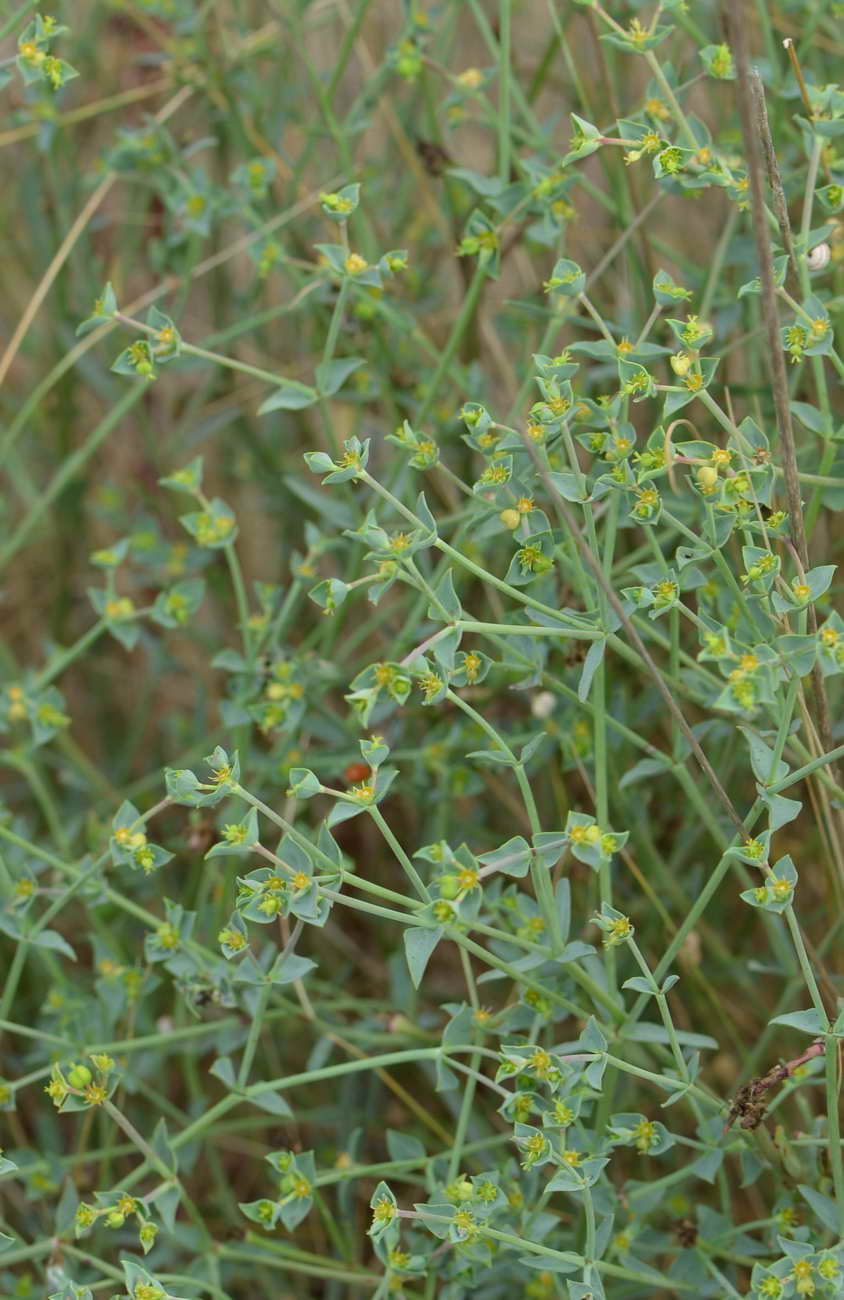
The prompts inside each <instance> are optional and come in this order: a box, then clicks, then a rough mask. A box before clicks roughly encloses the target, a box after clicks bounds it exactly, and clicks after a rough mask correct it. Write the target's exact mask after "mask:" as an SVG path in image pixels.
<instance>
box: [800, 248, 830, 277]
mask: <svg viewBox="0 0 844 1300" xmlns="http://www.w3.org/2000/svg"><path fill="white" fill-rule="evenodd" d="M831 256H832V252H831V250H830V247H829V244H816V245H815V247H814V248H813V249H812V251H811V253H810V254H809V256H808V257H807V258H806V265H807V266H808V268H809V270H810V271H822V270H823V269H824V267H825V266H828V265H829V259H830V257H831Z"/></svg>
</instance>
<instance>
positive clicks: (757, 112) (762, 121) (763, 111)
mask: <svg viewBox="0 0 844 1300" xmlns="http://www.w3.org/2000/svg"><path fill="white" fill-rule="evenodd" d="M750 90H751V94H752V97H753V116H754V119H755V126H756V132H757V134H758V136H759V138H760V140H761V141H762V147H763V149H764V151H765V167H766V169H767V172H768V184H769V186H770V187H771V195H772V197H773V200H774V216H775V217H776V219H777V225H778V226H779V228H780V238H781V239H782V246H783V248H784V249H785V251H786V253H787V254H788V264H789V267H790V270H791V273H792V275H794V276H795V278H796V277H797V276H798V274H799V272H798V268H797V257H796V255H795V252H794V241H793V240H792V237H791V221H790V220H789V216H788V204H787V203H786V199H785V190H784V189H783V186H782V177H781V176H780V168H779V163H778V162H777V155H776V153H775V152H774V142H773V139H772V138H771V127H770V123H769V122H768V105H767V103H766V102H765V87H764V85H763V84H762V78H761V77H760V76H759V73H758V71H757V69H756V68H753V69H752V70H751V73H750Z"/></svg>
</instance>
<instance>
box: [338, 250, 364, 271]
mask: <svg viewBox="0 0 844 1300" xmlns="http://www.w3.org/2000/svg"><path fill="white" fill-rule="evenodd" d="M343 265H344V266H345V268H346V270H347V271H348V273H349V275H360V273H361V271H365V270H366V269H367V267H368V266H369V263H368V262H367V260H366V258H365V257H361V255H360V253H349V256H348V257H347V258H346V260H345V262H344V263H343Z"/></svg>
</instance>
